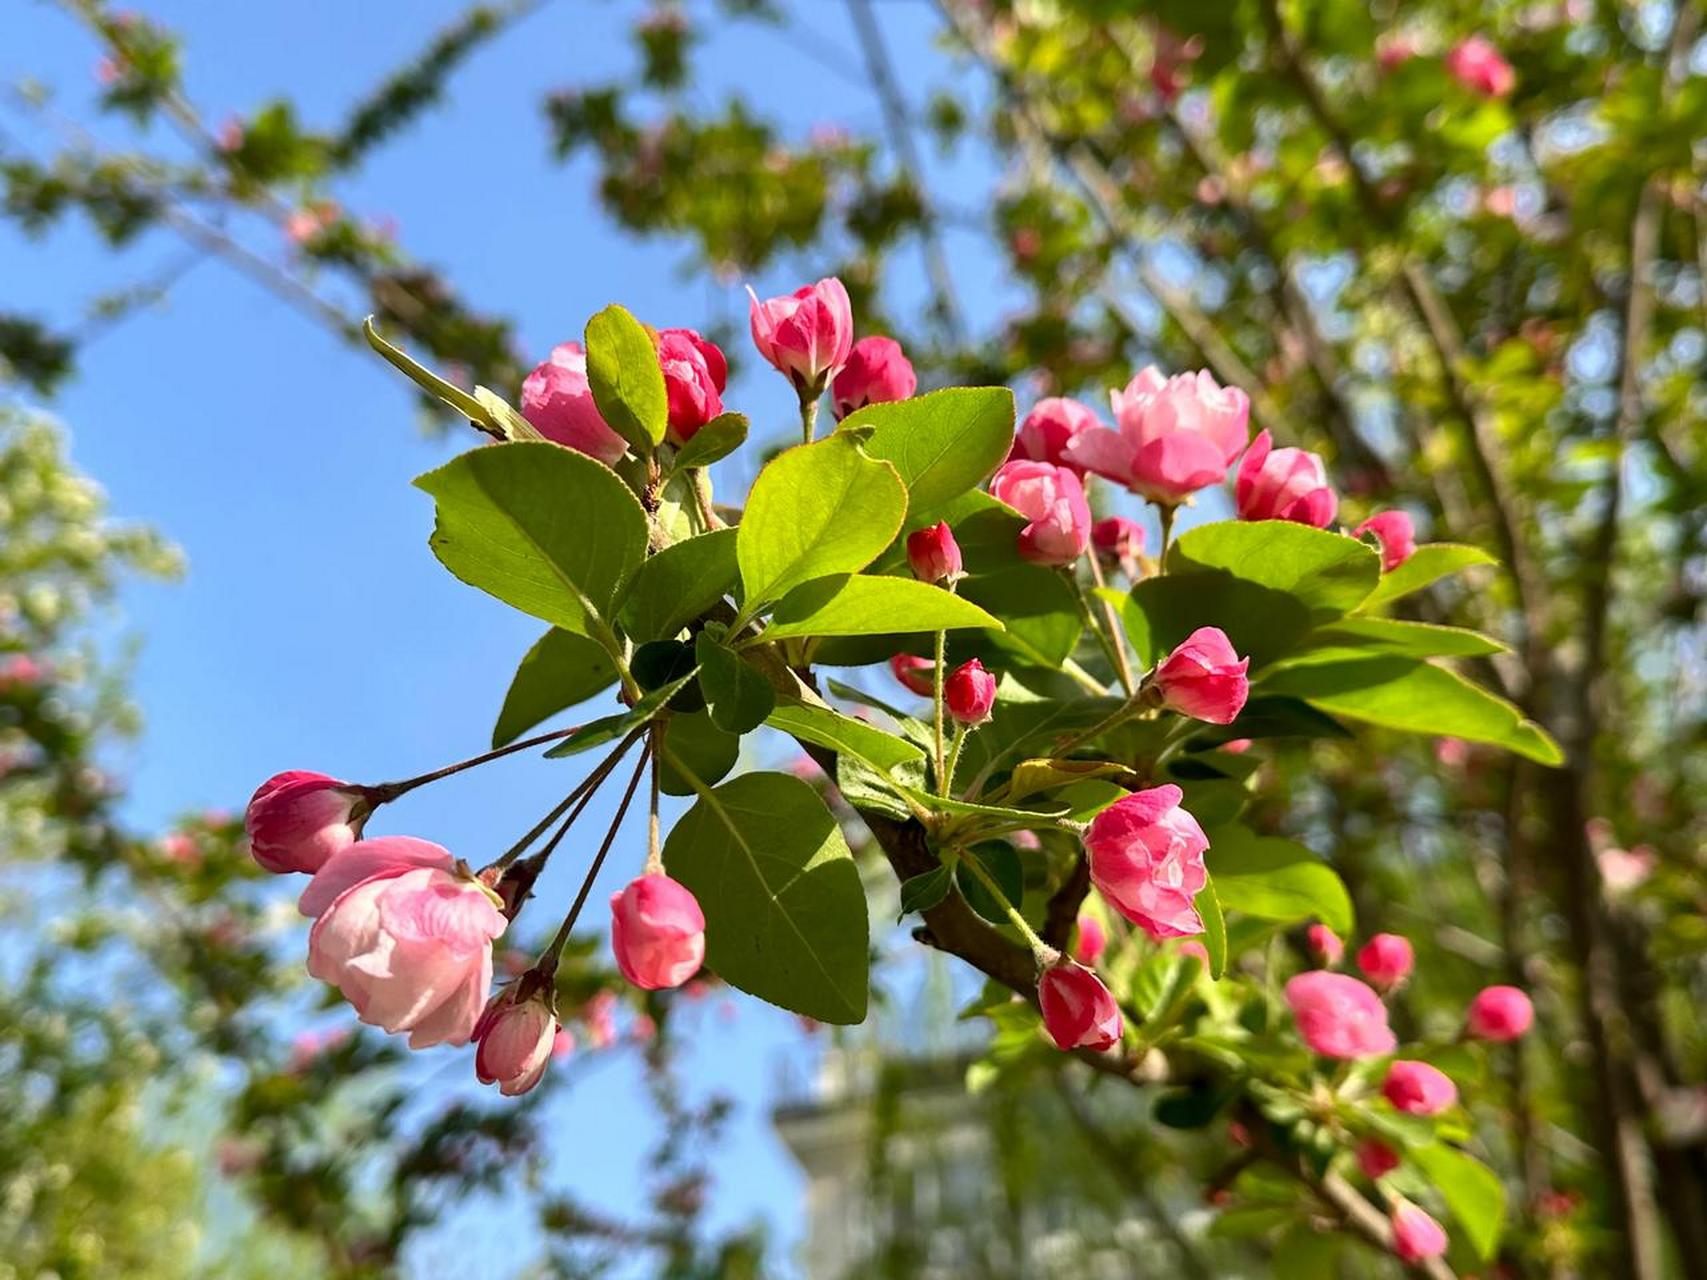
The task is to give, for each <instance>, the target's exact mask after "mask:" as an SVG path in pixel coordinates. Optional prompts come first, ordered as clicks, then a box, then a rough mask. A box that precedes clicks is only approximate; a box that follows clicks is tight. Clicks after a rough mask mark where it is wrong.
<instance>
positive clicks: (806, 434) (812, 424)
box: [800, 391, 822, 444]
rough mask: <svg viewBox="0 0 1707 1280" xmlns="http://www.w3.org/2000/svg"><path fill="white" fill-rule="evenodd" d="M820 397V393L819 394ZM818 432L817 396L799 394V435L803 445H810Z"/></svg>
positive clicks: (806, 393)
mask: <svg viewBox="0 0 1707 1280" xmlns="http://www.w3.org/2000/svg"><path fill="white" fill-rule="evenodd" d="M819 394H820V395H821V394H822V392H820V393H819ZM817 430H818V396H815V395H811V394H810V393H808V392H805V391H802V392H801V393H800V434H801V436H802V437H803V438H804V441H805V443H807V444H811V443H812V439H813V437H814V435H816V434H817Z"/></svg>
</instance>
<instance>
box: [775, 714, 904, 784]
mask: <svg viewBox="0 0 1707 1280" xmlns="http://www.w3.org/2000/svg"><path fill="white" fill-rule="evenodd" d="M765 723H766V724H768V725H770V727H771V728H773V729H780V730H781V731H782V732H783V733H786V734H790V735H792V736H793V737H795V738H798V739H799V740H800V741H802V742H810V743H812V744H813V745H814V746H819V747H828V748H829V749H830V750H832V751H834V752H835V753H836V754H837V755H841V756H853V757H855V758H856V759H859V760H863V761H864V762H865V763H866V764H868V765H870V766H871V767H872V768H874V769H878V770H888V769H894V768H896V767H898V766H900V765H903V764H906V763H908V762H910V761H916V760H922V759H923V758H924V752H923V751H921V750H920V749H919V748H918V747H916V746H914V745H913V744H912V743H911V742H908V741H907V740H906V739H905V738H898V737H896V736H895V735H894V734H892V733H885V732H884V731H883V730H882V729H879V728H877V727H876V726H875V725H869V724H866V723H865V721H863V720H855V719H854V718H853V717H852V716H844V715H842V714H841V713H840V712H838V711H832V710H831V709H830V708H829V707H814V706H808V705H806V704H805V703H784V704H782V705H780V706H778V707H777V708H776V709H775V710H774V711H772V712H771V713H770V716H769V718H768V719H767V720H766V721H765Z"/></svg>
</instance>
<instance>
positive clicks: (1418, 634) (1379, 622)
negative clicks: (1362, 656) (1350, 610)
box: [1291, 618, 1506, 662]
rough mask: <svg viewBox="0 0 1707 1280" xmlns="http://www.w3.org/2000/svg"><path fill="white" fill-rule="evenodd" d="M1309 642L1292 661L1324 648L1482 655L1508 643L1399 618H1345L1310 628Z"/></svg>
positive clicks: (1419, 654)
mask: <svg viewBox="0 0 1707 1280" xmlns="http://www.w3.org/2000/svg"><path fill="white" fill-rule="evenodd" d="M1306 646H1307V647H1306V648H1305V649H1303V650H1302V651H1301V652H1300V653H1298V654H1297V655H1295V657H1294V658H1293V659H1291V661H1298V662H1311V661H1314V660H1315V655H1317V654H1319V653H1322V652H1335V653H1339V654H1341V655H1345V656H1355V655H1356V654H1357V653H1358V652H1360V651H1361V652H1363V653H1402V654H1405V655H1407V656H1409V657H1412V658H1433V657H1443V658H1444V657H1452V658H1479V657H1484V656H1486V655H1487V654H1490V653H1504V652H1505V651H1506V646H1505V645H1503V644H1501V643H1500V642H1499V641H1498V640H1495V639H1494V638H1493V637H1492V636H1485V635H1483V634H1482V633H1481V632H1479V631H1470V630H1468V629H1466V628H1464V627H1442V626H1437V625H1435V624H1434V623H1431V622H1408V621H1405V620H1403V619H1400V618H1346V619H1345V620H1343V621H1341V622H1336V623H1334V624H1332V625H1331V626H1326V627H1319V628H1317V629H1316V630H1315V631H1313V632H1311V633H1310V637H1309V639H1308V640H1307V641H1306Z"/></svg>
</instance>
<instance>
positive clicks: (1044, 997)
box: [1037, 962, 1122, 1050]
mask: <svg viewBox="0 0 1707 1280" xmlns="http://www.w3.org/2000/svg"><path fill="white" fill-rule="evenodd" d="M1037 999H1038V1003H1039V1004H1040V1005H1041V1006H1042V1009H1043V1026H1044V1029H1045V1030H1046V1031H1048V1032H1049V1038H1050V1039H1051V1040H1053V1041H1054V1042H1055V1045H1056V1047H1057V1048H1060V1049H1097V1050H1102V1049H1106V1048H1108V1047H1109V1046H1110V1045H1113V1044H1115V1043H1117V1042H1118V1041H1119V1040H1120V1031H1121V1026H1122V1023H1121V1018H1120V1006H1119V1005H1117V1004H1116V1003H1115V1002H1114V997H1113V996H1112V995H1110V994H1109V992H1108V988H1107V987H1105V986H1103V985H1102V982H1101V980H1100V979H1099V978H1098V977H1097V976H1096V974H1094V973H1092V972H1091V971H1090V970H1089V969H1086V968H1083V967H1081V966H1079V965H1076V964H1072V963H1070V962H1066V963H1062V964H1057V965H1053V966H1051V967H1050V968H1048V969H1045V970H1044V971H1043V977H1042V979H1040V980H1039V982H1038V984H1037Z"/></svg>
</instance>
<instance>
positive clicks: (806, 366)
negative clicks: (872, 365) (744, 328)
mask: <svg viewBox="0 0 1707 1280" xmlns="http://www.w3.org/2000/svg"><path fill="white" fill-rule="evenodd" d="M747 296H748V298H749V299H751V302H750V304H749V306H748V320H749V322H750V327H751V328H752V331H753V345H754V346H756V347H757V348H758V349H759V354H760V355H762V356H763V357H764V358H765V359H766V360H768V361H770V363H771V364H772V366H774V367H775V368H776V370H777V371H778V372H779V373H782V374H785V375H786V376H787V377H788V380H789V381H790V382H792V383H793V384H794V386H795V389H796V390H797V391H799V392H800V394H801V395H802V396H811V397H814V398H815V397H816V396H817V395H818V394H819V393H820V392H822V391H823V389H824V386H825V384H826V383H827V382H829V380H830V379H831V378H833V377H835V375H836V373H837V372H838V371H839V370H840V369H841V367H842V366H843V365H845V364H846V363H847V362H848V357H849V356H850V355H851V354H852V352H853V305H852V303H850V302H849V301H848V291H847V289H846V288H845V287H844V286H843V284H842V282H841V281H840V280H838V279H836V278H835V277H834V276H831V277H828V278H826V279H823V280H820V281H818V283H817V284H809V285H804V286H802V287H801V288H799V289H796V290H795V291H794V292H793V293H792V294H785V295H783V296H781V297H776V298H767V299H765V300H764V301H763V302H760V301H759V295H758V294H756V293H754V292H753V290H752V287H751V286H748V288H747Z"/></svg>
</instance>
